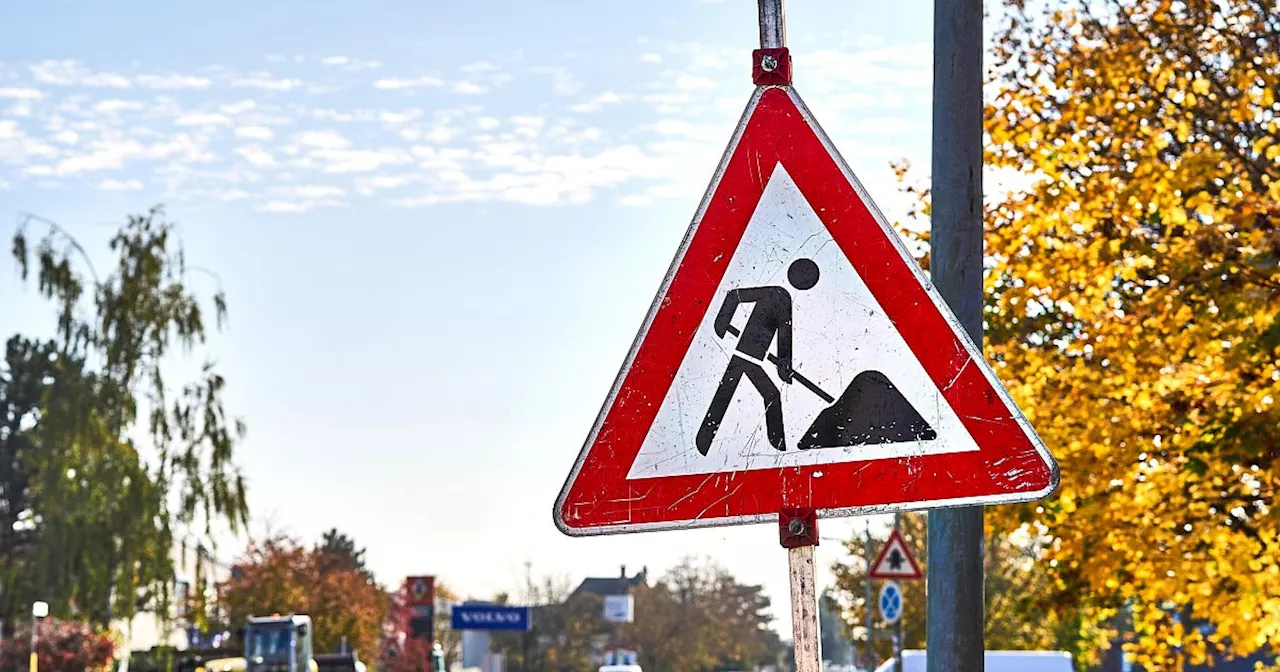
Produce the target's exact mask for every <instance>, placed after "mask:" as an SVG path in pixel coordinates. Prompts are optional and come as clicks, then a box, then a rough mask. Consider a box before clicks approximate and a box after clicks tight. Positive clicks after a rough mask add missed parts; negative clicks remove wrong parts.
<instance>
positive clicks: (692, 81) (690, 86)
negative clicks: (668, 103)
mask: <svg viewBox="0 0 1280 672" xmlns="http://www.w3.org/2000/svg"><path fill="white" fill-rule="evenodd" d="M675 84H676V88H677V89H680V90H681V91H707V90H709V89H714V88H716V80H714V79H711V78H709V77H700V76H698V75H681V76H679V77H677V78H676V81H675Z"/></svg>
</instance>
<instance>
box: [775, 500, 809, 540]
mask: <svg viewBox="0 0 1280 672" xmlns="http://www.w3.org/2000/svg"><path fill="white" fill-rule="evenodd" d="M778 543H780V544H782V547H783V548H800V547H801V546H817V545H818V512H817V511H814V510H813V509H802V508H786V509H783V510H782V512H781V513H779V514H778Z"/></svg>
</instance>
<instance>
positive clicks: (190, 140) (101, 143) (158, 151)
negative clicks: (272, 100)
mask: <svg viewBox="0 0 1280 672" xmlns="http://www.w3.org/2000/svg"><path fill="white" fill-rule="evenodd" d="M0 137H3V136H0ZM44 154H45V155H46V156H47V155H50V154H52V155H54V156H56V155H58V152H57V151H56V150H53V151H52V152H50V153H44ZM63 156H64V158H62V159H60V160H58V161H57V163H55V164H53V165H38V166H28V167H27V168H26V169H25V170H24V172H26V173H27V174H29V175H56V176H59V177H64V176H67V175H78V174H80V173H90V172H102V171H109V170H120V169H122V168H124V166H125V164H126V163H128V162H131V161H136V160H147V161H161V160H166V159H169V160H173V161H178V162H184V163H199V162H207V161H210V160H212V159H213V158H214V157H213V155H212V154H211V153H210V152H209V151H208V150H207V148H206V147H205V141H204V140H203V139H198V138H195V137H192V136H191V135H188V134H186V133H178V134H176V135H173V136H170V137H167V138H166V139H164V140H161V141H158V142H153V143H149V144H144V143H141V142H138V141H137V140H135V139H132V138H126V137H124V136H123V135H121V134H120V133H119V132H118V131H117V132H113V133H111V134H108V135H104V136H103V137H102V138H100V139H97V140H94V141H92V142H88V143H83V150H82V151H81V152H80V153H78V154H72V155H69V156H68V155H65V154H64V155H63Z"/></svg>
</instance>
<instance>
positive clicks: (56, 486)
mask: <svg viewBox="0 0 1280 672" xmlns="http://www.w3.org/2000/svg"><path fill="white" fill-rule="evenodd" d="M110 251H111V253H112V255H113V257H114V267H113V268H111V269H110V272H109V273H107V274H105V275H101V276H100V275H99V274H98V272H97V269H95V268H94V266H93V263H92V261H91V258H90V255H88V254H87V253H86V251H85V250H84V249H83V248H82V247H81V246H80V244H79V243H78V242H77V241H76V240H75V239H74V238H72V237H71V236H70V235H68V234H67V232H66V231H64V230H63V229H62V228H60V227H59V226H57V225H56V224H54V223H52V222H49V221H46V220H43V219H40V218H37V217H28V218H26V219H24V220H23V222H22V223H21V224H20V225H19V227H18V230H17V232H16V233H15V235H14V237H13V247H12V254H13V259H14V261H15V262H16V266H17V270H18V275H19V276H20V277H21V278H22V279H23V280H24V281H26V282H27V283H29V284H30V285H34V288H35V289H36V290H37V291H38V292H39V293H40V295H41V296H42V297H43V298H45V299H47V300H48V301H49V302H50V304H51V305H52V308H53V311H54V313H55V316H56V329H55V330H54V333H53V334H52V337H48V338H37V337H32V336H29V335H15V336H13V337H12V338H10V339H9V340H8V342H7V345H6V348H5V353H4V362H3V365H0V618H3V619H4V622H5V623H8V624H13V623H15V622H16V621H15V618H19V619H20V618H22V616H23V615H24V614H26V613H27V610H29V608H30V604H31V602H32V601H33V600H37V599H39V600H45V601H48V602H49V603H50V605H51V609H52V611H53V613H54V615H57V616H59V617H63V618H74V619H78V620H84V621H89V622H91V623H94V624H97V625H102V626H105V625H106V624H108V623H109V622H110V621H112V620H115V619H121V618H130V617H132V616H133V615H134V614H136V613H137V612H138V611H140V610H157V611H160V612H161V613H167V605H168V604H169V600H170V587H171V586H172V585H173V578H174V567H173V561H172V551H173V549H174V547H175V543H176V541H178V540H179V539H185V538H186V537H187V536H194V537H196V538H200V539H202V538H207V537H209V536H210V535H211V534H212V530H213V528H214V526H215V525H218V524H224V525H227V526H228V527H230V529H231V530H232V531H238V530H239V529H241V528H242V526H243V525H244V524H245V523H246V522H247V518H248V507H247V504H246V501H245V485H244V479H243V477H242V475H241V473H240V471H239V469H238V468H237V466H236V464H235V461H234V459H233V455H234V449H235V446H236V444H237V442H238V440H239V439H240V438H241V436H242V435H243V432H244V426H243V424H242V423H241V422H240V421H238V420H236V419H234V418H231V417H229V416H228V415H227V413H226V411H225V409H224V405H223V400H222V396H223V389H224V386H225V381H224V380H223V378H222V376H221V375H219V374H218V372H217V371H216V370H215V368H214V366H213V365H212V364H210V363H206V364H204V365H203V367H201V368H200V369H199V373H198V374H197V375H195V376H192V377H191V378H190V380H186V381H183V382H181V383H175V382H174V381H172V380H170V379H169V378H168V377H167V375H166V374H171V373H173V369H172V367H173V365H175V364H178V365H181V364H182V362H183V359H184V358H189V357H191V356H193V355H194V354H195V352H196V349H197V348H198V347H199V346H200V345H201V344H203V343H204V341H205V337H206V330H207V329H208V327H209V318H210V317H212V318H213V319H212V322H213V326H214V327H216V328H221V326H222V325H223V322H224V318H225V315H226V301H225V297H224V296H223V294H222V293H221V292H220V291H219V292H217V293H216V294H214V295H213V296H212V297H210V298H209V299H208V300H204V301H202V300H201V298H200V296H199V295H198V294H197V293H196V292H195V291H194V290H193V289H192V286H191V285H192V277H191V275H192V274H193V272H195V271H196V270H197V269H194V268H192V267H189V266H188V265H187V263H186V259H185V255H184V253H183V249H182V245H181V242H180V241H179V240H178V238H177V236H176V234H175V229H174V225H173V224H172V223H171V222H170V221H169V220H167V219H166V217H165V214H164V212H163V210H162V209H160V208H159V207H157V208H153V209H152V210H150V211H149V212H147V213H145V214H140V215H133V216H130V217H128V219H127V221H126V222H125V223H124V225H123V226H122V227H121V228H120V229H119V231H118V232H117V233H116V235H115V236H114V237H113V238H112V239H111V241H110ZM210 311H211V312H210Z"/></svg>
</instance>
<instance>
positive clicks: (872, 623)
mask: <svg viewBox="0 0 1280 672" xmlns="http://www.w3.org/2000/svg"><path fill="white" fill-rule="evenodd" d="M875 557H876V555H875V553H874V552H873V551H872V550H871V519H870V518H868V519H867V604H866V612H867V666H869V667H875V666H876V663H877V662H879V661H877V660H876V650H875V641H876V617H875V613H874V611H873V608H874V607H873V605H874V604H875V601H876V599H875V588H874V587H873V586H872V585H871V570H872V569H873V568H872V567H871V563H873V562H875Z"/></svg>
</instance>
